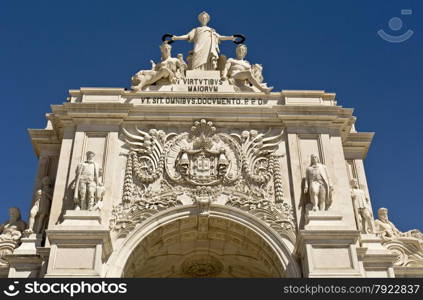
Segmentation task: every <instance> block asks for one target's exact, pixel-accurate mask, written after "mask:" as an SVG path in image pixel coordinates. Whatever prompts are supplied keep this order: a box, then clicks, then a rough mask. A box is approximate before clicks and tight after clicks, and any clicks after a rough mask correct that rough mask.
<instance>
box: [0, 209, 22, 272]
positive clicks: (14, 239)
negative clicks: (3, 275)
mask: <svg viewBox="0 0 423 300" xmlns="http://www.w3.org/2000/svg"><path fill="white" fill-rule="evenodd" d="M26 226H27V225H26V223H25V222H24V221H22V219H21V211H20V210H19V208H17V207H11V208H9V220H8V221H6V222H5V223H4V224H2V225H0V266H7V265H8V263H7V261H5V260H4V259H3V258H4V256H6V255H8V254H12V253H13V250H14V249H15V248H16V247H17V246H18V245H19V243H20V239H21V237H22V232H23V231H24V230H25V229H26Z"/></svg>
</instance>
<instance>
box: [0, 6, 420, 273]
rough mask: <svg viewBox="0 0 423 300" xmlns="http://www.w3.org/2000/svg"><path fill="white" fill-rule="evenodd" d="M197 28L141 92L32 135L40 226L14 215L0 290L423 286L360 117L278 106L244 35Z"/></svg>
mask: <svg viewBox="0 0 423 300" xmlns="http://www.w3.org/2000/svg"><path fill="white" fill-rule="evenodd" d="M198 19H199V25H198V27H196V28H194V29H192V30H190V31H189V32H188V33H187V34H185V35H184V34H182V35H177V34H170V33H168V34H164V35H163V36H162V43H161V45H160V48H159V49H160V51H161V60H160V61H157V62H153V61H152V66H151V69H148V70H141V71H139V72H137V73H136V74H134V75H133V76H132V78H131V81H130V83H129V80H128V87H127V88H80V89H78V90H70V92H69V97H68V99H67V101H66V102H65V103H63V104H59V105H52V106H51V112H50V113H48V114H47V125H46V127H45V128H44V129H30V130H29V134H30V137H31V140H32V143H33V147H34V150H35V154H36V155H37V157H38V159H39V162H38V170H37V173H36V178H35V188H34V195H33V198H32V199H28V201H32V205H31V210H30V212H29V220H27V221H23V220H22V219H21V217H20V210H19V209H18V208H14V207H12V208H11V209H10V220H9V221H7V222H6V223H5V224H3V225H2V227H1V228H0V229H1V233H0V274H1V276H3V277H46V278H51V277H403V276H421V275H423V248H422V245H423V238H422V234H421V232H420V231H419V230H411V231H408V232H400V231H399V230H398V229H396V227H395V225H394V224H392V223H391V222H390V221H389V219H388V210H387V209H385V208H381V209H379V210H378V216H376V219H377V220H376V221H375V217H374V216H373V209H372V207H371V201H370V197H369V192H368V186H367V182H366V175H365V170H364V166H363V160H364V158H365V156H366V154H367V151H368V149H369V146H370V144H371V141H372V137H373V133H368V132H357V131H356V129H355V126H354V124H355V122H356V118H355V117H354V116H353V110H352V109H350V108H344V107H342V106H341V105H339V104H338V101H337V100H336V97H335V94H333V93H327V92H324V91H316V90H283V91H275V90H274V89H273V88H272V87H271V86H269V85H268V84H266V83H265V80H264V78H263V75H262V70H263V66H262V65H260V64H256V63H255V62H249V61H248V60H247V51H248V48H247V44H246V42H247V39H246V37H245V36H244V35H242V34H233V35H223V34H220V33H217V32H216V31H215V30H214V29H213V28H211V27H209V26H208V23H209V21H210V16H209V15H208V14H207V13H205V12H203V13H201V14H200V15H199V17H198ZM159 37H160V35H159ZM185 42H191V43H192V44H193V47H192V50H191V51H189V53H187V55H185V56H184V55H183V54H176V55H175V54H174V53H173V51H175V50H174V49H173V48H177V46H178V44H180V43H185ZM220 43H230V44H232V43H233V45H234V47H233V53H227V54H226V55H224V54H222V53H221V52H220V49H219V44H220ZM250 46H251V47H254V45H250ZM153 47H156V45H153ZM159 49H158V51H159ZM128 77H129V76H128ZM266 80H268V81H272V80H275V79H270V78H266Z"/></svg>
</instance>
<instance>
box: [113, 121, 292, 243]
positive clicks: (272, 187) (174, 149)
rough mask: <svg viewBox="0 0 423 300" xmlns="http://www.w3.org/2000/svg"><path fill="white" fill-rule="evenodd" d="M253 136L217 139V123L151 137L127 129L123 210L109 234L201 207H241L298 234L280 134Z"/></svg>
mask: <svg viewBox="0 0 423 300" xmlns="http://www.w3.org/2000/svg"><path fill="white" fill-rule="evenodd" d="M270 132H271V129H269V131H268V132H266V133H259V132H258V131H256V130H250V131H243V132H241V133H230V134H228V133H223V132H218V131H217V129H216V127H215V126H214V125H213V123H212V122H208V121H206V120H201V121H196V122H194V124H193V126H192V128H191V130H190V132H182V133H175V132H172V133H165V132H164V131H162V130H156V129H151V130H150V131H149V132H145V131H142V130H140V129H139V128H135V130H129V129H127V128H122V138H123V139H124V140H125V142H126V147H128V148H129V153H128V160H127V164H126V171H125V179H124V190H123V198H122V203H121V204H120V205H118V206H116V207H115V208H114V209H113V212H112V214H113V218H112V221H111V228H112V229H114V230H115V231H116V232H118V234H119V235H126V234H127V233H128V232H129V231H130V230H132V229H133V228H134V227H135V226H136V225H137V224H138V223H140V222H142V221H143V220H144V219H146V218H148V217H149V216H151V215H153V214H155V213H157V212H158V211H160V210H163V209H167V208H169V207H174V206H177V205H183V204H197V206H198V208H199V213H200V215H204V216H207V214H208V210H209V207H210V204H212V203H218V204H223V205H228V206H233V207H237V208H239V209H242V210H244V211H247V212H249V213H251V214H253V215H256V216H257V217H258V218H260V219H262V220H264V221H265V222H267V223H268V224H269V225H270V226H272V227H273V228H275V229H276V230H277V231H279V232H281V233H282V232H283V233H285V234H286V233H287V232H289V234H291V236H292V234H293V230H294V226H293V210H292V207H291V204H290V203H288V201H287V200H286V199H285V198H284V194H283V187H282V180H281V174H280V165H279V164H280V161H279V158H280V156H278V155H276V154H275V152H276V150H277V149H278V147H279V143H280V141H281V140H282V133H279V134H276V135H270Z"/></svg>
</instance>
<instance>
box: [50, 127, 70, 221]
mask: <svg viewBox="0 0 423 300" xmlns="http://www.w3.org/2000/svg"><path fill="white" fill-rule="evenodd" d="M74 136H75V129H74V125H73V123H71V122H66V123H65V127H64V129H63V140H62V146H61V148H60V156H59V163H58V167H57V174H56V181H55V184H54V192H53V198H52V202H51V209H50V218H49V222H48V227H47V228H52V227H53V226H54V225H55V224H57V222H58V220H59V217H60V215H61V213H62V212H63V211H64V210H65V208H66V205H68V204H67V203H64V198H65V195H66V191H67V185H68V175H69V165H70V157H71V154H72V147H73V139H74Z"/></svg>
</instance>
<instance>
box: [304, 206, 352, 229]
mask: <svg viewBox="0 0 423 300" xmlns="http://www.w3.org/2000/svg"><path fill="white" fill-rule="evenodd" d="M305 219H306V225H305V226H304V229H306V230H325V229H347V227H346V225H345V224H344V222H342V215H341V214H340V213H338V212H336V211H328V210H324V211H312V210H310V211H308V212H307V213H306V216H305Z"/></svg>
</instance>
